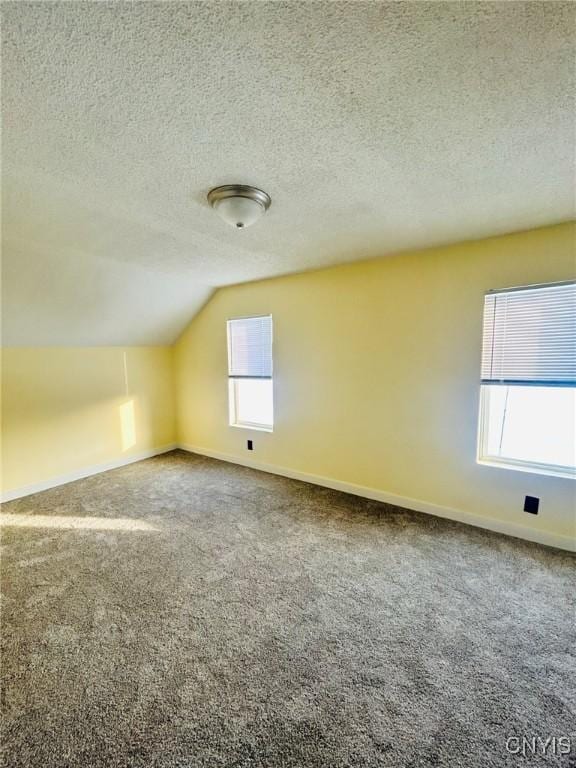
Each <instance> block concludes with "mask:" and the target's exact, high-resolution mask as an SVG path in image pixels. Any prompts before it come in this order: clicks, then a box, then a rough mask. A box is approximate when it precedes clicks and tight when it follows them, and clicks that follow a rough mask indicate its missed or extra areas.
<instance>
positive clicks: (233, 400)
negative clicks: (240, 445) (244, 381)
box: [228, 377, 274, 432]
mask: <svg viewBox="0 0 576 768" xmlns="http://www.w3.org/2000/svg"><path fill="white" fill-rule="evenodd" d="M236 381H238V379H235V378H233V377H228V403H229V422H228V426H229V427H234V428H235V429H250V430H253V431H256V432H274V425H273V424H257V423H255V422H251V421H238V419H237V418H236V414H237V413H238V410H239V409H238V402H237V398H238V395H237V389H236V385H235V382H236ZM253 381H257V379H253ZM266 381H270V382H271V383H272V397H274V384H273V382H274V379H273V378H270V379H266Z"/></svg>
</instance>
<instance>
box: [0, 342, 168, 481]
mask: <svg viewBox="0 0 576 768" xmlns="http://www.w3.org/2000/svg"><path fill="white" fill-rule="evenodd" d="M172 356H173V355H172V349H171V348H169V347H131V348H126V349H123V348H120V347H86V348H81V349H80V348H50V347H46V348H39V349H29V348H13V349H11V348H8V349H4V350H2V490H3V491H4V492H6V491H10V490H12V489H16V488H20V487H22V486H28V485H33V484H37V483H42V482H45V481H49V480H51V479H52V478H57V477H60V476H62V475H68V474H71V473H74V472H76V471H80V470H83V469H87V468H90V467H93V466H96V465H101V464H107V463H110V462H114V461H119V460H124V459H129V458H130V457H131V456H136V455H138V454H141V453H143V452H146V451H150V450H153V449H158V448H162V447H164V446H167V445H169V444H170V443H173V442H174V440H175V422H174V381H173V368H172Z"/></svg>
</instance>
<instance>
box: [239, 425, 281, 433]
mask: <svg viewBox="0 0 576 768" xmlns="http://www.w3.org/2000/svg"><path fill="white" fill-rule="evenodd" d="M228 426H229V427H234V428H235V429H249V430H251V431H252V432H273V431H274V427H264V426H257V425H256V424H229V425H228Z"/></svg>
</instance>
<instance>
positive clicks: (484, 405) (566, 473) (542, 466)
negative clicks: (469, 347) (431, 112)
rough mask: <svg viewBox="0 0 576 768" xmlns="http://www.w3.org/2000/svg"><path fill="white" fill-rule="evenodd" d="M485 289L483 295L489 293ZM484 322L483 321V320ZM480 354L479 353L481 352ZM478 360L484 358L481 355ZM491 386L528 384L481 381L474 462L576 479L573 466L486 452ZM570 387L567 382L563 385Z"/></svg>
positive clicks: (503, 290)
mask: <svg viewBox="0 0 576 768" xmlns="http://www.w3.org/2000/svg"><path fill="white" fill-rule="evenodd" d="M573 283H574V281H570V280H568V281H560V282H557V283H541V284H536V285H526V286H518V287H513V288H509V289H501V290H498V291H496V293H506V292H508V291H510V292H514V291H522V290H526V289H538V288H543V289H545V288H549V287H553V286H562V285H572V284H573ZM490 293H491V292H489V293H488V294H487V295H489V294H490ZM483 323H484V321H483ZM482 348H484V337H483V338H482ZM482 354H483V353H482ZM482 360H484V358H483V357H482ZM495 386H510V387H512V386H531V384H530V382H529V381H526V383H522V382H518V383H517V384H513V383H510V384H504V383H502V384H498V383H497V382H494V383H492V384H491V383H488V382H483V383H481V384H480V395H479V403H478V432H477V447H476V462H477V463H478V464H483V465H485V466H490V467H498V468H500V469H511V470H516V471H518V472H530V473H532V474H539V475H549V476H551V477H563V478H568V479H576V467H572V466H561V465H557V464H548V463H542V462H537V461H529V460H523V459H514V458H510V457H505V456H495V455H493V454H491V453H489V452H488V444H489V442H488V438H489V435H488V432H489V419H490V390H491V389H492V388H493V387H495ZM537 386H541V387H549V388H556V387H557V386H564V385H563V384H562V385H559V384H557V383H550V384H545V383H544V382H542V383H539V384H537ZM567 386H571V385H567Z"/></svg>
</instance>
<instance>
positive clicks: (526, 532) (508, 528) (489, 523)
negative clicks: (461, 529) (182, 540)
mask: <svg viewBox="0 0 576 768" xmlns="http://www.w3.org/2000/svg"><path fill="white" fill-rule="evenodd" d="M178 447H179V448H180V449H181V450H183V451H188V452H189V453H197V454H200V455H201V456H209V457H210V458H213V459H220V460H221V461H227V462H230V463H231V464H240V465H241V466H244V467H250V468H251V469H259V470H261V471H262V472H269V473H270V474H273V475H281V476H282V477H289V478H292V479H293V480H302V481H304V482H305V483H312V484H314V485H321V486H323V487H325V488H332V489H333V490H335V491H343V492H344V493H351V494H353V495H354V496H362V497H363V498H366V499H373V500H374V501H382V502H384V503H385V504H394V505H395V506H397V507H404V508H405V509H412V510H414V511H416V512H424V513H426V514H428V515H434V516H436V517H444V518H447V519H448V520H455V521H456V522H459V523H466V524H467V525H473V526H475V527H477V528H486V529H487V530H489V531H495V532H496V533H504V534H506V535H507V536H514V537H515V538H517V539H526V540H527V541H534V542H536V543H538V544H546V545H548V546H550V547H557V548H558V549H565V550H568V551H569V552H576V541H575V540H574V539H573V538H572V537H570V536H561V535H559V534H555V533H550V532H548V531H542V530H538V529H536V528H529V527H528V526H525V525H520V524H519V523H514V522H508V521H504V520H495V519H493V518H489V517H482V516H480V515H475V514H472V513H471V512H464V511H463V510H460V509H454V508H452V507H443V506H440V505H439V504H431V503H429V502H427V501H422V500H421V499H412V498H409V497H407V496H398V495H396V494H394V493H386V492H385V491H381V490H379V489H377V488H369V487H368V486H364V485H354V484H353V483H346V482H343V481H342V480H334V479H333V478H331V477H322V476H321V475H312V474H309V473H308V472H300V471H299V470H296V469H290V468H289V467H278V466H276V465H275V464H264V463H262V462H260V461H255V460H254V459H249V458H244V457H238V456H234V455H232V454H227V453H220V451H213V450H211V449H209V448H202V447H201V446H198V445H187V444H185V443H180V444H179V446H178Z"/></svg>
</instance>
